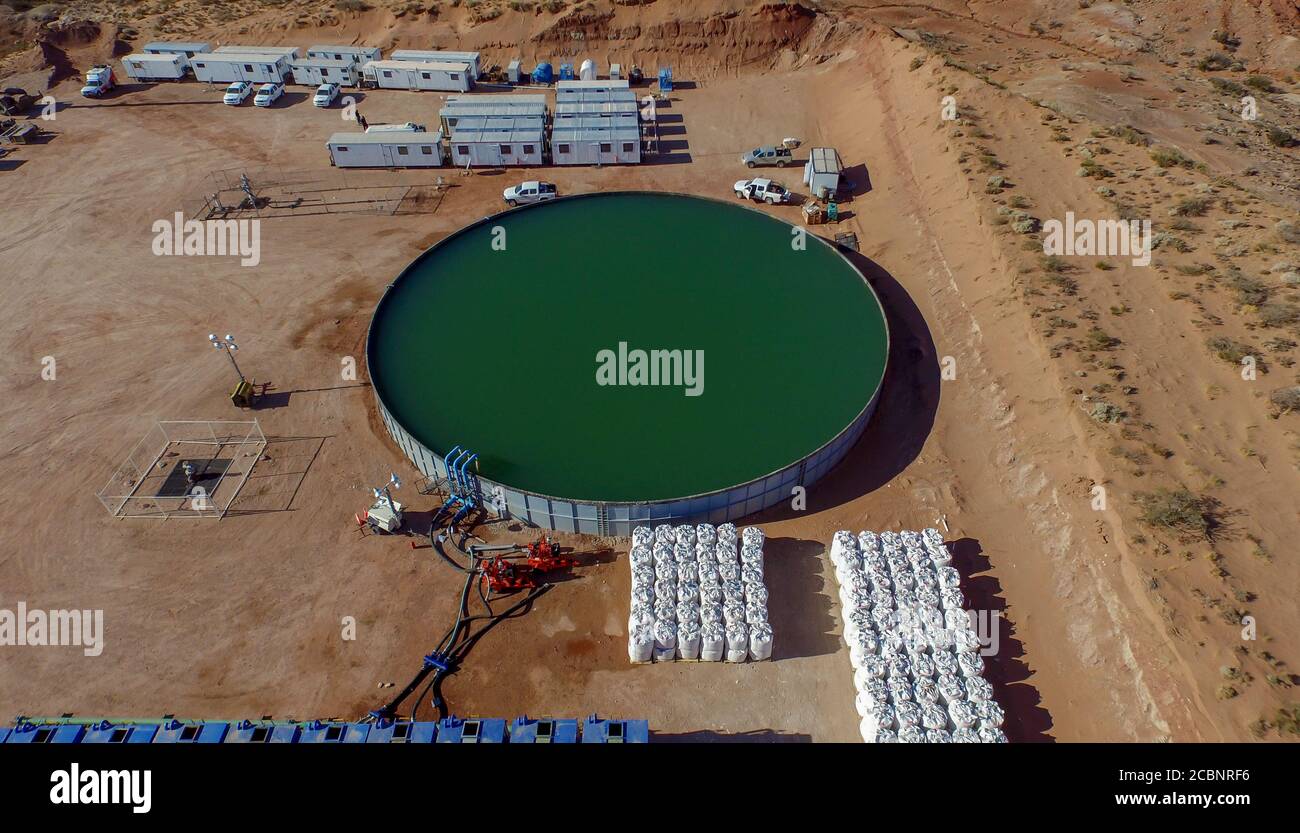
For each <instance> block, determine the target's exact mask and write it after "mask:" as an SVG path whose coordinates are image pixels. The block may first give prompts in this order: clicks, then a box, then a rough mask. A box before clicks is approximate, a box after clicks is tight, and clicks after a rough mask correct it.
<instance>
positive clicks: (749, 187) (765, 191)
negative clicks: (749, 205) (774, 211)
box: [734, 179, 794, 205]
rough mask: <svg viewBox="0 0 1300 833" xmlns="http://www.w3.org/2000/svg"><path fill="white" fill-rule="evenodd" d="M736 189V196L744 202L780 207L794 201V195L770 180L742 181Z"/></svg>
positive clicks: (737, 184) (736, 185)
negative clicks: (763, 203)
mask: <svg viewBox="0 0 1300 833" xmlns="http://www.w3.org/2000/svg"><path fill="white" fill-rule="evenodd" d="M734 188H735V190H736V196H737V197H740V198H741V199H742V200H755V201H757V202H765V203H767V204H768V205H780V204H782V203H787V202H790V201H791V200H793V199H794V195H793V194H791V193H790V192H789V191H787V190H785V187H784V186H782V185H781V183H779V182H773V181H772V180H770V179H742V180H740V181H739V182H737V183H736V184H735V186H734Z"/></svg>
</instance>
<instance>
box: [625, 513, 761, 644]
mask: <svg viewBox="0 0 1300 833" xmlns="http://www.w3.org/2000/svg"><path fill="white" fill-rule="evenodd" d="M629 561H630V563H631V566H632V608H631V612H630V614H629V616H628V630H627V633H628V643H627V652H628V658H629V659H630V660H631V661H632V662H634V663H640V662H650V661H651V660H655V661H657V662H666V661H668V660H673V659H685V660H704V661H706V662H719V661H721V660H723V659H725V660H726V661H727V662H744V661H745V660H746V659H752V660H764V659H769V658H771V656H772V626H771V624H770V623H769V622H768V619H767V586H766V585H765V584H764V583H763V531H762V530H760V529H758V528H757V527H749V528H747V529H745V531H744V533H743V534H742V536H741V538H740V540H739V541H738V540H737V537H736V527H735V525H734V524H729V523H728V524H722V525H721V526H719V527H716V528H715V527H714V526H713V525H712V524H699V525H698V526H691V525H689V524H682V525H681V526H677V527H672V526H667V525H664V526H659V527H655V528H654V529H653V530H651V529H650V527H645V526H639V527H636V528H635V529H634V530H632V552H631V556H630V558H629Z"/></svg>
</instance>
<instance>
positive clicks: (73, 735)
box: [5, 723, 86, 743]
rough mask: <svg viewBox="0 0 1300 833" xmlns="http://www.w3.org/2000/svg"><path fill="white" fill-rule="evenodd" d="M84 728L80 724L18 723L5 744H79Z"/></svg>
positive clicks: (84, 733)
mask: <svg viewBox="0 0 1300 833" xmlns="http://www.w3.org/2000/svg"><path fill="white" fill-rule="evenodd" d="M85 735H86V727H85V726H82V725H81V724H80V723H54V724H48V723H46V724H36V723H19V724H18V725H17V726H15V727H14V729H13V731H12V732H10V733H9V737H7V738H5V743H81V739H82V738H83V737H85Z"/></svg>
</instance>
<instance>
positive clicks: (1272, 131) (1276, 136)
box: [1267, 125, 1296, 148]
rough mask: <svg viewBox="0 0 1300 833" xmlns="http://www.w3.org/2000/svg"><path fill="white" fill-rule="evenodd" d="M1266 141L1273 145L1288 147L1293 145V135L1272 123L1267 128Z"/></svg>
mask: <svg viewBox="0 0 1300 833" xmlns="http://www.w3.org/2000/svg"><path fill="white" fill-rule="evenodd" d="M1267 135H1268V143H1269V144H1270V145H1272V146H1273V147H1279V148H1289V147H1292V146H1293V145H1295V143H1296V140H1295V137H1294V136H1292V135H1291V134H1290V133H1289V132H1288V131H1286V130H1284V129H1283V128H1281V127H1278V126H1276V125H1273V126H1271V127H1269V128H1268V133H1267Z"/></svg>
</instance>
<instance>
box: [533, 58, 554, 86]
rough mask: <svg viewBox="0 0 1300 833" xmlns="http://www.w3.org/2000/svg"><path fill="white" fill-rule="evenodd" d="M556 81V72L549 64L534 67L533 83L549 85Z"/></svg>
mask: <svg viewBox="0 0 1300 833" xmlns="http://www.w3.org/2000/svg"><path fill="white" fill-rule="evenodd" d="M554 80H555V70H554V69H553V68H552V67H551V65H550V64H548V63H545V62H543V63H540V64H538V65H537V66H535V67H533V83H534V84H549V83H551V82H552V81H554Z"/></svg>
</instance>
